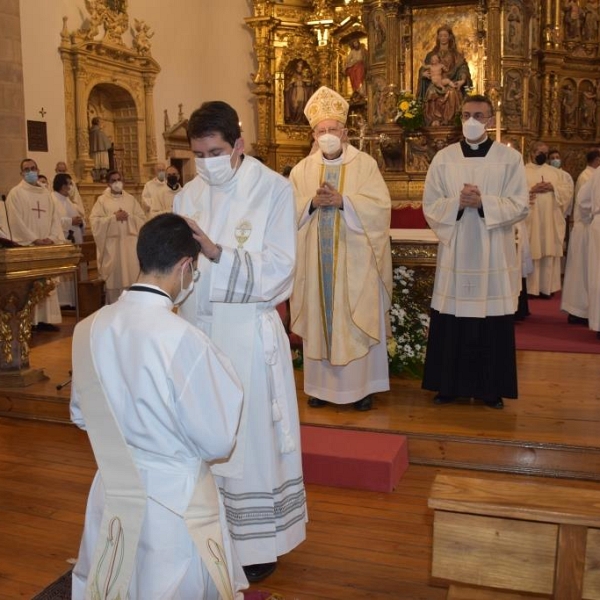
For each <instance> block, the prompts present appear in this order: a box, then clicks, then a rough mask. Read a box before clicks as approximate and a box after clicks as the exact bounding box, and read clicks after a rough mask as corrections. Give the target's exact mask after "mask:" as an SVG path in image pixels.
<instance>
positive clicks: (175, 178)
mask: <svg viewBox="0 0 600 600" xmlns="http://www.w3.org/2000/svg"><path fill="white" fill-rule="evenodd" d="M166 183H167V185H163V186H162V187H161V188H159V189H158V190H157V191H156V193H154V195H153V196H152V197H151V198H150V208H149V210H148V218H149V219H151V218H152V217H155V216H156V215H160V214H161V213H165V212H173V200H175V196H177V194H178V193H179V192H180V191H181V185H180V184H179V171H178V170H177V167H174V166H173V165H171V166H169V167H167V177H166Z"/></svg>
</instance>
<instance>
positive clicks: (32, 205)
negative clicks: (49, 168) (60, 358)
mask: <svg viewBox="0 0 600 600" xmlns="http://www.w3.org/2000/svg"><path fill="white" fill-rule="evenodd" d="M38 173H39V172H38V167H37V164H36V162H35V161H34V160H31V159H30V158H25V159H23V160H22V161H21V177H22V180H21V182H20V183H19V184H18V185H16V186H15V187H14V188H13V189H12V190H10V192H9V193H8V196H7V198H6V210H7V217H8V223H9V224H10V235H11V239H12V240H13V241H15V242H17V243H18V244H21V245H23V246H30V245H33V246H49V245H52V244H64V243H66V240H65V237H64V235H63V232H62V227H61V224H60V216H59V213H58V210H57V209H56V207H55V205H54V201H53V200H52V197H51V196H50V192H49V191H48V190H47V189H46V188H45V187H42V186H40V185H38ZM61 322H62V315H61V313H60V305H59V302H58V294H57V292H56V289H54V290H52V291H51V292H50V295H49V296H48V297H46V298H45V299H43V300H41V301H40V302H38V303H37V304H36V305H35V308H34V311H33V325H34V327H35V328H36V329H37V330H38V331H58V327H57V325H56V324H57V323H61Z"/></svg>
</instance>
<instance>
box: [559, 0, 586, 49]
mask: <svg viewBox="0 0 600 600" xmlns="http://www.w3.org/2000/svg"><path fill="white" fill-rule="evenodd" d="M563 12H564V13H565V15H564V17H563V22H564V27H565V39H567V40H578V39H579V38H580V37H581V25H582V22H583V18H584V14H583V9H582V8H581V6H579V0H566V1H565V3H564V5H563Z"/></svg>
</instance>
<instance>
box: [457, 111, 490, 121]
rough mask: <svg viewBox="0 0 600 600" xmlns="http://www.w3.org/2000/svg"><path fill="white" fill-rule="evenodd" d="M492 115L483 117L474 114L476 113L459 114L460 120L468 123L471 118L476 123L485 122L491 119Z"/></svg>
mask: <svg viewBox="0 0 600 600" xmlns="http://www.w3.org/2000/svg"><path fill="white" fill-rule="evenodd" d="M491 116H492V115H484V114H483V113H481V112H476V113H473V114H471V113H468V112H464V113H461V115H460V118H461V119H462V120H463V121H468V120H469V119H470V118H471V117H473V118H474V119H475V120H476V121H487V120H488V119H489V118H491Z"/></svg>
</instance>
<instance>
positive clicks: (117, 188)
mask: <svg viewBox="0 0 600 600" xmlns="http://www.w3.org/2000/svg"><path fill="white" fill-rule="evenodd" d="M110 189H111V190H112V191H113V192H114V193H115V194H120V193H121V192H122V191H123V182H122V181H113V182H112V183H111V184H110Z"/></svg>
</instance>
